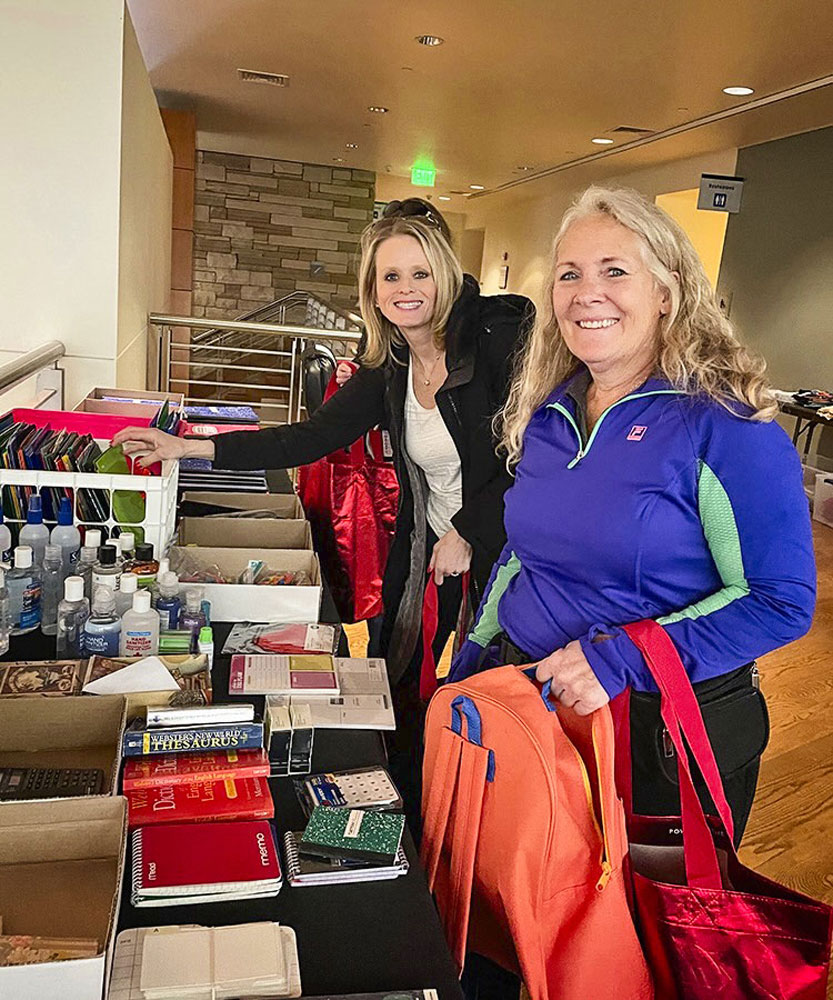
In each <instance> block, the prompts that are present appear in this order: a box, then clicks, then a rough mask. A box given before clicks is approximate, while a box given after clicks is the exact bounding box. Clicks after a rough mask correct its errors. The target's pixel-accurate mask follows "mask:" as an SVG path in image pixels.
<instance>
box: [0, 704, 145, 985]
mask: <svg viewBox="0 0 833 1000" xmlns="http://www.w3.org/2000/svg"><path fill="white" fill-rule="evenodd" d="M125 722H126V705H125V700H124V698H123V697H121V696H117V695H102V696H101V697H98V698H93V697H89V698H86V697H84V698H3V699H2V700H0V767H84V768H89V767H98V768H101V770H102V771H104V794H105V795H112V794H113V793H114V792H115V791H116V789H117V787H118V776H119V763H120V761H121V741H122V735H123V733H124V727H125ZM43 801H50V802H54V801H57V800H55V799H49V800H43ZM11 805H13V803H11V802H0V818H2V814H3V811H4V810H5V809H8V808H9V807H10V806H11ZM2 858H3V854H2V852H0V859H2ZM0 913H3V910H2V909H0ZM4 916H5V914H4ZM76 936H78V935H76ZM81 936H83V935H81ZM10 995H11V994H10ZM0 996H4V994H3V991H2V989H0Z"/></svg>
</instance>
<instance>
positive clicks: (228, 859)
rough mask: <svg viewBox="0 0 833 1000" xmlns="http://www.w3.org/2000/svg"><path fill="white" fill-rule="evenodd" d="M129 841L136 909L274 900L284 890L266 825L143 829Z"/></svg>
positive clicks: (262, 823)
mask: <svg viewBox="0 0 833 1000" xmlns="http://www.w3.org/2000/svg"><path fill="white" fill-rule="evenodd" d="M131 840H132V844H133V873H132V881H133V892H132V895H131V902H132V903H133V905H134V906H164V905H170V904H172V903H174V902H176V901H177V900H182V901H185V900H186V899H187V898H191V899H192V900H194V901H195V902H199V901H200V900H203V901H207V900H208V899H210V898H217V897H218V896H221V895H222V896H225V898H227V899H234V898H237V899H240V898H245V897H251V896H254V895H274V894H275V893H277V891H278V889H279V888H280V884H281V869H280V862H279V861H278V853H277V849H276V847H275V839H274V836H273V834H272V828H271V826H270V825H269V824H268V823H266V822H253V823H245V822H244V823H201V824H197V825H194V824H193V823H174V824H172V825H171V826H151V827H143V828H141V829H139V830H134V832H133V834H132V836H131ZM166 897H167V898H166Z"/></svg>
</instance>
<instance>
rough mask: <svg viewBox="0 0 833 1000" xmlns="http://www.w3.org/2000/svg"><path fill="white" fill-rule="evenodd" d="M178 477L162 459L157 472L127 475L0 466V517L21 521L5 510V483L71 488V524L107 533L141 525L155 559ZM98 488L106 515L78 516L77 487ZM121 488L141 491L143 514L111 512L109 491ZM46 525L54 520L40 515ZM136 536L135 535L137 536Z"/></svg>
mask: <svg viewBox="0 0 833 1000" xmlns="http://www.w3.org/2000/svg"><path fill="white" fill-rule="evenodd" d="M178 481H179V463H178V462H172V461H168V462H164V463H163V465H162V475H161V476H130V475H122V476H116V475H106V474H104V473H98V472H40V471H36V470H29V469H3V470H0V487H2V499H3V510H4V512H5V514H4V520H5V522H6V524H8V525H9V527H10V528H12V530H13V531H15V528H19V527H21V526H22V525H23V524H24V523H25V518H24V520H20V519H19V518H16V517H14V516H11V515H10V514H9V511H10V510H11V507H10V504H9V502H8V499H7V490H6V487H7V486H27V487H31V488H33V489H34V490H35V491H36V492H38V493H40V492H41V490H42V489H43V488H44V487H45V486H53V487H62V488H64V489H66V488H69V489H71V490H72V501H73V503H72V510H73V520H74V522H75V524H77V525H80V526H82V527H88V528H100V527H104V528H106V529H107V535H108V536H110V535H112V533H113V528H118V529H119V530H120V531H129V530H130V529H131V528H137V527H138V528H141V529H142V531H143V533H144V541H146V542H151V543H152V544H153V548H154V552H155V554H156V557H157V559H158V558H159V557H160V556H161V555H162V554H163V553H164V551H165V549H166V548H167V547H168V545H169V544H170V541H171V539H172V538H173V534H174V527H175V524H176V497H177V483H178ZM90 489H94V490H101V491H102V492H103V493H105V494H106V496H107V503H106V510H107V516H106V517H105V518H102V519H101V520H97V519H96V520H86V519H84V518H82V517H81V516H80V512H79V509H78V503H77V493H78V491H79V490H90ZM116 490H123V491H126V492H129V493H143V494H144V496H145V513H144V517H143V518H141V519H137V520H132V521H129V522H128V521H118V520H116V518H115V516H114V514H113V493H114V492H115V491H116ZM44 521H45V523H46V524H47V525H48V526H50V527H51V526H52V525H53V524H54V523H55V522H54V520H51V521H50V520H48V519H47V518H46V517H45V518H44ZM137 540H139V539H137Z"/></svg>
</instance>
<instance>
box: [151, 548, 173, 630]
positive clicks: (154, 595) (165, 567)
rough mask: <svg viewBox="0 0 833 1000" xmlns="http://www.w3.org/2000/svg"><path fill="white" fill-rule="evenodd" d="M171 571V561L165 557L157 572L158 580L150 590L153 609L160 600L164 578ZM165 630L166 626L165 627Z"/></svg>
mask: <svg viewBox="0 0 833 1000" xmlns="http://www.w3.org/2000/svg"><path fill="white" fill-rule="evenodd" d="M170 571H171V563H170V560H169V559H167V558H165V557H164V556H163V557H162V558H161V559H160V560H159V569H158V570H157V571H156V580H155V581H154V583H153V586H152V587H151V588H150V606H151V607H152V608H155V607H156V602H157V601H158V600H159V584H160V582H161V580H162V577H163V576H164V575H165V574H166V573H169V572H170ZM163 628H164V626H163Z"/></svg>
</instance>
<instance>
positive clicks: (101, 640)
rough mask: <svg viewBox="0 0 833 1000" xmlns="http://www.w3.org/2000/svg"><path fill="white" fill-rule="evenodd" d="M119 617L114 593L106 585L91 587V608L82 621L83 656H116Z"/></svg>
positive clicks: (119, 634)
mask: <svg viewBox="0 0 833 1000" xmlns="http://www.w3.org/2000/svg"><path fill="white" fill-rule="evenodd" d="M120 641H121V618H119V616H118V615H117V614H116V594H115V591H113V590H112V589H111V588H110V587H108V586H107V585H102V586H100V587H95V588H94V589H93V610H92V614H91V615H90V617H89V618H88V619H87V620H86V622H85V623H84V655H85V656H118V655H119V644H120Z"/></svg>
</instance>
